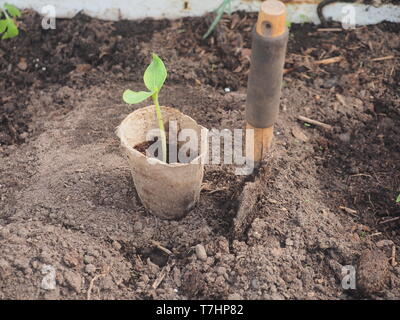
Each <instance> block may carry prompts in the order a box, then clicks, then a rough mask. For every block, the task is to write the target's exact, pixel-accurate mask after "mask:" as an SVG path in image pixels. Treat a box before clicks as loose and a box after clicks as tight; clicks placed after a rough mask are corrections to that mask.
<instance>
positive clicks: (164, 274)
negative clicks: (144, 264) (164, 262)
mask: <svg viewBox="0 0 400 320" xmlns="http://www.w3.org/2000/svg"><path fill="white" fill-rule="evenodd" d="M174 264H175V263H172V264H171V265H170V266H165V267H164V268H163V269H162V270H161V272H160V275H159V276H158V278H157V279H156V280H155V281H154V283H153V285H152V286H151V287H152V288H153V289H154V290H155V289H157V288H158V286H159V285H160V284H161V282H162V281H163V280H164V278H165V276H166V275H167V273H168V272H169V270H171V268H172V267H173V266H174Z"/></svg>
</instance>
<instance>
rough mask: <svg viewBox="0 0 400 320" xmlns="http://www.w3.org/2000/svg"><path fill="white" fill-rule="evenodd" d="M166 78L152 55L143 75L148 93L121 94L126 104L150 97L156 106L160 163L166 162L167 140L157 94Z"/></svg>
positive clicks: (156, 59) (159, 61) (160, 61)
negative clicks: (160, 149) (160, 154)
mask: <svg viewBox="0 0 400 320" xmlns="http://www.w3.org/2000/svg"><path fill="white" fill-rule="evenodd" d="M166 78H167V69H166V68H165V65H164V62H163V61H162V60H161V59H160V58H159V57H158V56H157V55H156V54H155V53H153V58H152V61H151V63H150V65H149V66H148V67H147V69H146V71H145V72H144V75H143V81H144V84H145V86H146V88H147V89H148V90H149V91H132V90H129V89H128V90H125V92H124V94H123V99H124V101H125V102H126V103H128V104H136V103H139V102H142V101H144V100H146V99H147V98H150V97H151V98H152V99H153V102H154V105H155V106H156V115H157V120H158V126H159V128H160V137H161V148H162V161H164V162H167V138H166V134H165V127H164V121H163V118H162V113H161V108H160V103H159V102H158V94H159V92H160V90H161V88H162V86H163V85H164V82H165V79H166Z"/></svg>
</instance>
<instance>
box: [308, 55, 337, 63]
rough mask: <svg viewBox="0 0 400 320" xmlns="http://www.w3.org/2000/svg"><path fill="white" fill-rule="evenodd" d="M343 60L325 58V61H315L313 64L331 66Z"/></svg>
mask: <svg viewBox="0 0 400 320" xmlns="http://www.w3.org/2000/svg"><path fill="white" fill-rule="evenodd" d="M342 59H343V57H340V56H339V57H332V58H327V59H322V60H317V61H315V62H314V63H315V64H331V63H335V62H339V61H341V60H342Z"/></svg>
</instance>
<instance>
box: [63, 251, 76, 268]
mask: <svg viewBox="0 0 400 320" xmlns="http://www.w3.org/2000/svg"><path fill="white" fill-rule="evenodd" d="M63 261H64V263H65V265H66V266H67V267H70V268H72V267H76V266H77V265H78V263H79V262H78V259H77V258H76V257H75V256H74V255H72V254H70V253H67V254H65V256H64V258H63Z"/></svg>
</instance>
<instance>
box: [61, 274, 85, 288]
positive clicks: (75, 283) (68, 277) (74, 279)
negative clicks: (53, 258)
mask: <svg viewBox="0 0 400 320" xmlns="http://www.w3.org/2000/svg"><path fill="white" fill-rule="evenodd" d="M64 279H65V281H66V283H67V285H68V286H69V287H70V288H71V289H73V290H74V291H75V292H77V293H80V292H81V288H82V278H81V276H80V275H79V274H77V273H75V272H72V271H66V272H65V273H64Z"/></svg>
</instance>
